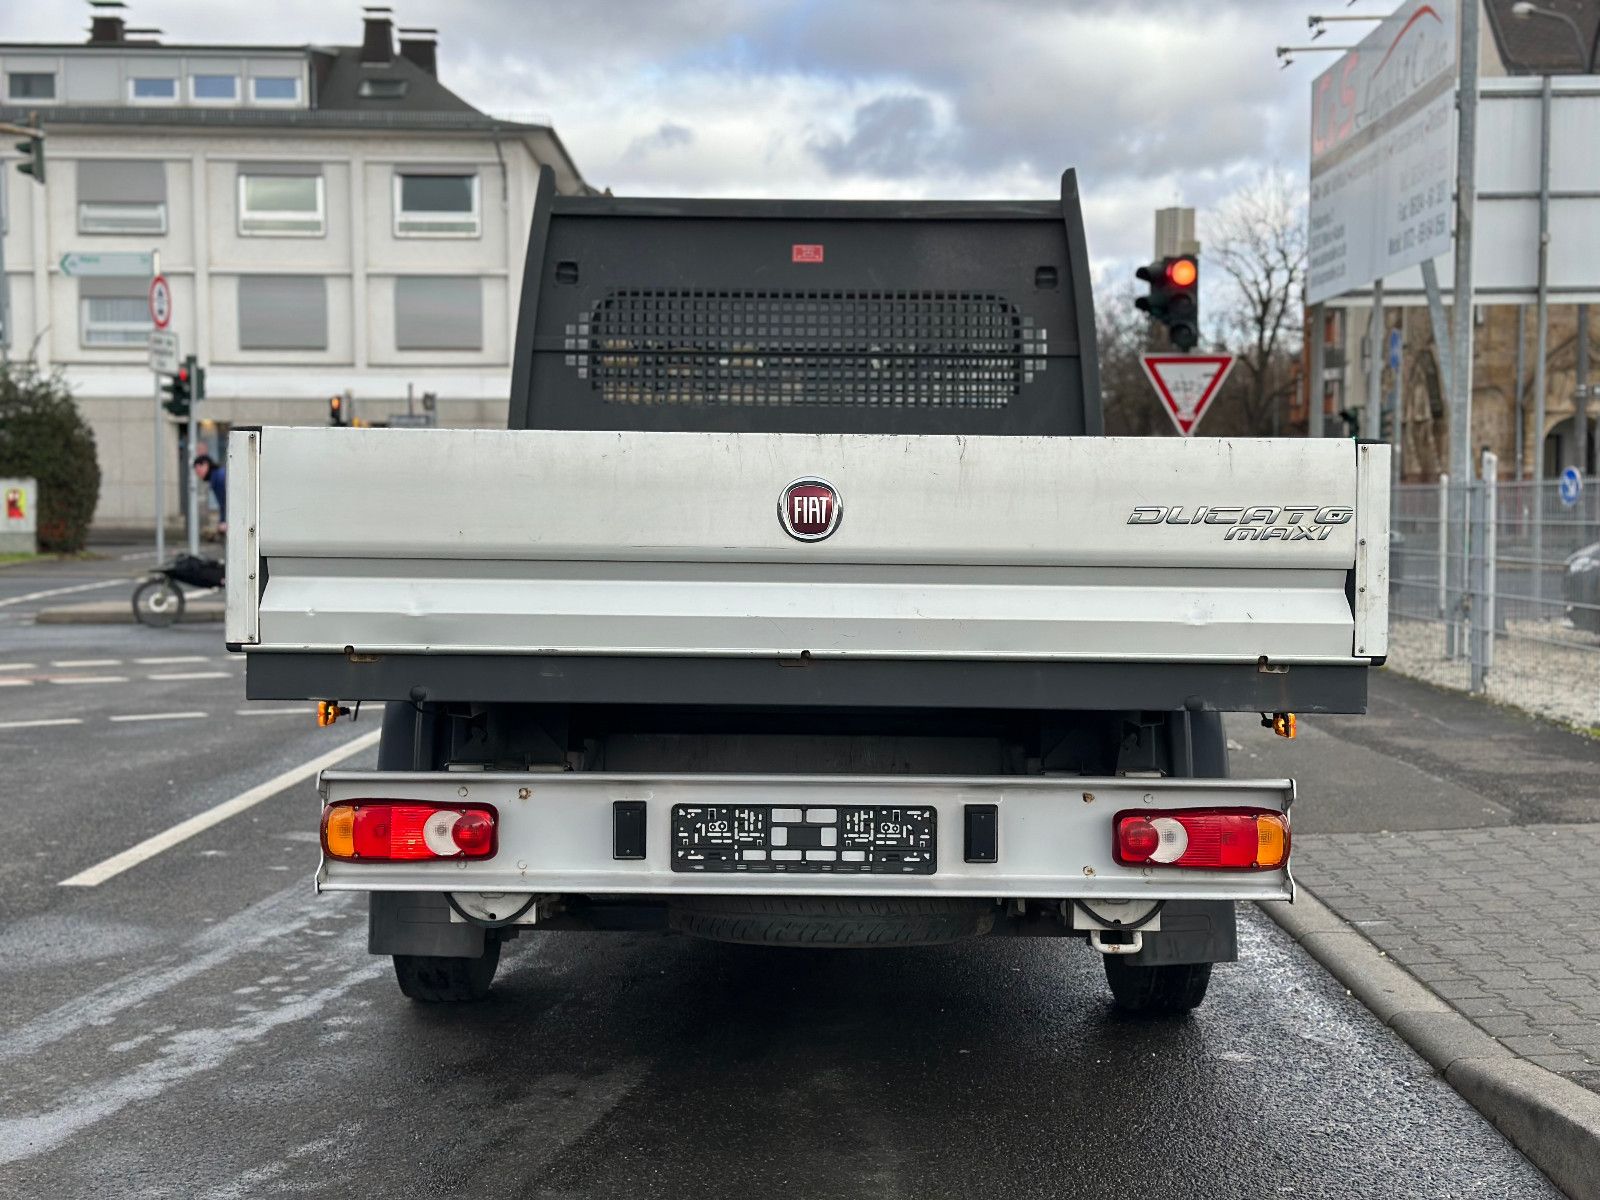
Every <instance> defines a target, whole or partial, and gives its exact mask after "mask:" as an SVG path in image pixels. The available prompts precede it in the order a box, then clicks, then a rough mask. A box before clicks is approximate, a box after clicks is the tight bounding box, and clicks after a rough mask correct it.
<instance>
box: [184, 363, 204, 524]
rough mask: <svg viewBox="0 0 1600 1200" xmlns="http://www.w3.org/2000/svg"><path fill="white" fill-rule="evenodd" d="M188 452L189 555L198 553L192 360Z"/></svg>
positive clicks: (194, 370) (196, 389) (195, 377)
mask: <svg viewBox="0 0 1600 1200" xmlns="http://www.w3.org/2000/svg"><path fill="white" fill-rule="evenodd" d="M189 363H190V366H189V420H188V427H189V452H188V454H186V455H185V457H186V458H187V459H188V460H189V462H188V463H186V464H184V474H186V475H187V476H188V477H189V488H188V492H187V493H186V495H185V500H186V502H187V507H188V517H189V553H190V554H195V555H198V554H199V553H200V479H199V477H198V476H197V475H196V474H195V473H194V466H193V465H192V464H193V463H194V456H195V419H194V410H195V406H196V405H197V404H199V402H200V387H199V384H200V372H199V370H198V369H197V368H196V367H195V366H194V365H193V364H194V358H193V356H192V355H191V356H190V358H189Z"/></svg>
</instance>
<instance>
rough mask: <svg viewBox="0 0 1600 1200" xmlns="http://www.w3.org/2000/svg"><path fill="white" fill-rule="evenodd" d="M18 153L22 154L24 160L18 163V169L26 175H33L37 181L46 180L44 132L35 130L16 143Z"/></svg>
mask: <svg viewBox="0 0 1600 1200" xmlns="http://www.w3.org/2000/svg"><path fill="white" fill-rule="evenodd" d="M16 148H17V153H19V154H21V155H22V161H21V162H19V163H18V164H17V170H19V171H21V172H22V173H23V174H24V175H32V176H33V178H34V181H35V182H36V183H43V182H44V134H43V133H40V132H35V133H34V134H32V136H30V137H27V138H25V139H24V140H22V141H20V142H17V143H16Z"/></svg>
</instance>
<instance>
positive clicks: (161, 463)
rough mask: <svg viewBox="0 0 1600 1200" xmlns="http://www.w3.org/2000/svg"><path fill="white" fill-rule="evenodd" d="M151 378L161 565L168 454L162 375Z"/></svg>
mask: <svg viewBox="0 0 1600 1200" xmlns="http://www.w3.org/2000/svg"><path fill="white" fill-rule="evenodd" d="M150 378H151V379H152V380H154V381H155V396H156V401H155V414H156V416H155V427H156V565H157V566H160V565H161V564H162V563H164V562H166V561H167V523H166V521H165V520H164V519H163V518H164V517H165V515H166V514H165V513H163V512H162V503H161V501H162V500H163V499H164V497H165V493H166V490H167V466H166V463H167V456H166V454H165V453H163V450H162V446H161V376H159V375H157V374H155V373H154V372H152V373H151V375H150Z"/></svg>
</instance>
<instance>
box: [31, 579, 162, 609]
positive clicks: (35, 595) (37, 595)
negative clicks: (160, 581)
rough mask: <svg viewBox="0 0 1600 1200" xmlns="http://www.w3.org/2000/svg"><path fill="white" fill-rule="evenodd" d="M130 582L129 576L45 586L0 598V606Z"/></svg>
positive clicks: (125, 584) (124, 585) (123, 584)
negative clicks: (21, 594) (22, 594)
mask: <svg viewBox="0 0 1600 1200" xmlns="http://www.w3.org/2000/svg"><path fill="white" fill-rule="evenodd" d="M132 582H133V580H132V579H131V578H130V579H102V580H100V581H98V582H96V583H79V584H74V585H73V586H72V587H62V588H46V589H45V590H44V591H42V592H29V593H28V594H27V595H25V596H10V597H7V598H6V599H4V600H0V608H6V607H8V606H10V605H12V604H26V603H27V602H28V601H30V600H48V599H49V598H50V597H51V596H71V595H73V594H75V593H77V592H92V591H94V590H95V589H96V588H107V587H117V586H119V585H120V586H122V587H126V586H127V585H128V584H130V583H132Z"/></svg>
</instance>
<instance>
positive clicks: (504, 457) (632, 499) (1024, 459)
mask: <svg viewBox="0 0 1600 1200" xmlns="http://www.w3.org/2000/svg"><path fill="white" fill-rule="evenodd" d="M810 475H817V476H821V477H823V478H824V479H826V480H828V481H829V482H830V483H831V484H833V485H834V486H835V487H836V488H837V489H838V491H839V494H840V499H841V502H842V506H843V513H844V517H843V520H842V522H841V523H840V526H839V529H838V531H837V532H836V533H835V534H834V535H833V536H832V537H830V538H828V539H827V540H826V541H822V542H812V543H802V542H797V541H795V540H793V539H792V538H790V537H788V536H787V535H786V534H785V533H784V531H783V529H782V528H781V527H780V525H779V522H778V518H777V505H778V501H779V497H780V495H781V493H782V491H783V489H784V488H785V487H786V486H787V485H788V484H789V483H791V482H792V481H794V480H795V479H798V478H801V477H803V476H810ZM261 495H262V497H263V499H262V505H263V509H262V513H261V518H262V522H261V552H262V553H263V554H265V555H268V556H273V555H284V556H286V557H303V558H391V559H403V558H417V559H439V558H447V559H454V558H474V559H612V560H618V559H634V560H639V559H645V560H648V559H655V560H672V559H677V560H684V561H696V562H704V561H709V560H724V561H729V560H733V561H747V562H806V563H817V562H855V563H938V564H941V565H959V564H967V563H994V564H1004V565H1013V566H1015V565H1025V564H1036V565H1069V566H1124V567H1135V566H1163V567H1175V566H1194V567H1200V566H1218V567H1244V566H1262V567H1273V566H1290V567H1329V568H1334V569H1338V570H1348V569H1349V568H1350V567H1351V566H1352V565H1353V563H1354V559H1355V526H1354V522H1351V521H1347V522H1345V523H1342V524H1339V523H1335V524H1327V525H1324V526H1323V527H1322V528H1323V529H1325V530H1326V535H1325V536H1323V537H1321V538H1317V539H1310V540H1295V541H1290V540H1273V541H1255V540H1242V539H1241V540H1228V539H1227V536H1226V535H1227V532H1228V529H1229V525H1227V524H1222V523H1216V522H1213V523H1210V524H1206V523H1199V524H1190V523H1187V521H1188V518H1189V517H1191V516H1193V515H1194V513H1195V510H1196V508H1197V507H1198V506H1201V505H1206V506H1209V507H1210V508H1212V509H1222V510H1231V515H1232V517H1233V518H1234V519H1235V520H1237V518H1238V517H1239V516H1240V515H1241V513H1242V510H1244V509H1249V508H1255V507H1263V506H1265V507H1278V508H1282V507H1285V506H1306V507H1310V508H1312V509H1313V510H1317V509H1325V508H1344V509H1350V508H1353V507H1354V506H1355V502H1356V470H1355V447H1354V443H1352V442H1349V441H1346V440H1344V439H1332V438H1329V439H1316V438H1309V439H1308V438H1282V439H1232V438H1195V439H1186V438H1185V439H1180V438H1040V437H980V438H966V437H890V436H877V435H862V434H857V435H849V436H843V435H837V436H836V435H823V434H762V433H636V432H630V433H589V432H570V431H553V430H514V431H509V430H462V429H415V430H412V429H332V428H326V427H323V428H272V429H267V430H265V431H263V436H262V457H261ZM1136 506H1160V507H1162V508H1165V509H1169V510H1170V509H1181V513H1180V514H1179V515H1180V516H1181V517H1182V518H1183V522H1181V523H1167V522H1166V521H1158V522H1154V523H1149V524H1130V523H1129V519H1130V516H1131V515H1132V512H1133V509H1134V508H1135V507H1136ZM1224 515H1228V514H1227V513H1225V514H1224Z"/></svg>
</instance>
